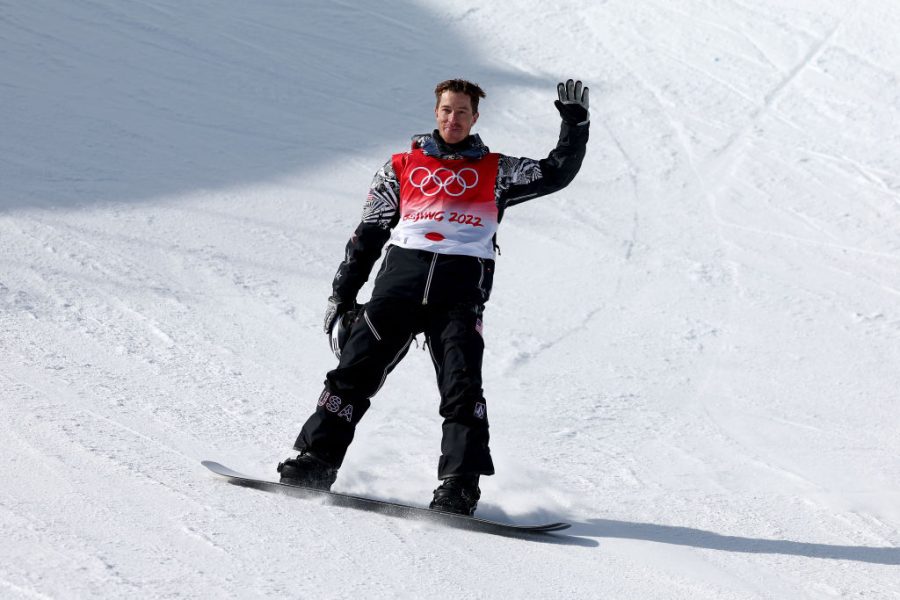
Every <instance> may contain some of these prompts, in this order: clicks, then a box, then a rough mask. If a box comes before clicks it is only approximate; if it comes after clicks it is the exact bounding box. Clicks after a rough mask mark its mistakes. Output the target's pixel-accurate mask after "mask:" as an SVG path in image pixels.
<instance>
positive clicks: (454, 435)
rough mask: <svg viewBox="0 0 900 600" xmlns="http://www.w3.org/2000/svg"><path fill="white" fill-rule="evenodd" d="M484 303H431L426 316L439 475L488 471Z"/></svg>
mask: <svg viewBox="0 0 900 600" xmlns="http://www.w3.org/2000/svg"><path fill="white" fill-rule="evenodd" d="M482 309H483V307H482V306H480V305H476V304H471V305H468V304H467V305H458V306H453V307H450V308H449V310H448V309H446V308H443V309H441V308H439V307H432V308H431V309H429V312H428V314H427V315H426V328H425V335H426V340H427V343H428V348H429V350H430V352H431V357H432V360H433V361H434V365H435V372H436V374H437V380H438V387H439V388H440V392H441V405H440V414H441V416H442V417H443V418H444V422H443V431H442V433H443V435H442V438H441V458H440V461H439V463H438V478H440V479H446V478H447V477H450V476H451V475H464V474H476V473H477V474H480V475H493V474H494V463H493V460H492V459H491V452H490V449H489V447H488V442H489V440H490V435H489V433H488V418H487V403H486V402H485V399H484V392H483V390H482V387H481V386H482V379H481V365H482V358H483V356H484V340H483V339H482V337H481V316H482Z"/></svg>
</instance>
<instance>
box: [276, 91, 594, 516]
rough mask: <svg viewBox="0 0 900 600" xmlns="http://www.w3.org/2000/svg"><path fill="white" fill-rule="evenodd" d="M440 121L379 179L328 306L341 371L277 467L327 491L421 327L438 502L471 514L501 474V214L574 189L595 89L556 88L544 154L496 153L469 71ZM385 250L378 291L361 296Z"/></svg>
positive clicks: (442, 102) (333, 374)
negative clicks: (495, 287) (433, 419)
mask: <svg viewBox="0 0 900 600" xmlns="http://www.w3.org/2000/svg"><path fill="white" fill-rule="evenodd" d="M434 93H435V98H436V104H435V110H434V114H435V118H436V120H437V129H435V130H434V131H433V132H432V133H430V134H422V135H416V136H414V137H413V138H412V147H411V149H410V150H409V151H407V152H403V153H399V154H395V155H393V156H392V157H391V158H390V160H388V161H387V163H385V164H384V166H383V167H382V168H381V169H380V170H379V171H378V172H377V173H376V175H375V178H374V180H373V182H372V186H371V188H370V190H369V194H368V197H367V199H366V202H365V205H364V207H363V214H362V222H361V223H360V224H359V226H358V227H357V228H356V231H355V232H354V233H353V235H352V236H351V237H350V241H349V242H348V243H347V246H346V254H345V257H344V260H343V262H342V263H341V264H340V266H339V267H338V270H337V274H336V275H335V277H334V282H333V286H332V288H333V294H332V296H331V297H330V298H329V299H328V308H327V310H326V313H325V324H324V325H325V327H324V328H325V332H326V333H327V334H328V335H329V336H331V338H332V347H333V349H334V351H335V354H336V355H338V358H339V363H338V366H337V367H336V368H335V369H334V370H332V371H330V372H329V373H328V374H327V376H326V380H325V389H324V390H323V392H322V394H321V396H320V397H319V400H318V404H317V406H316V409H315V411H314V412H313V414H312V415H311V416H310V417H309V419H307V421H306V423H305V424H304V425H303V428H302V430H301V431H300V435H299V436H298V437H297V440H296V442H295V444H294V449H295V450H298V451H299V452H300V454H299V456H297V457H296V458H289V459H287V460H285V461H284V462H283V463H280V464H279V465H278V472H279V473H280V474H281V481H282V482H283V483H289V484H295V485H304V486H309V487H315V488H320V489H326V490H327V489H330V488H331V485H332V483H334V481H335V479H336V477H337V472H338V469H339V468H340V466H341V463H342V462H343V460H344V455H345V453H346V451H347V448H348V446H349V445H350V443H351V441H352V440H353V435H354V431H355V429H356V425H357V424H358V423H359V421H360V419H362V417H363V415H364V414H365V413H366V410H368V408H369V406H370V399H371V398H372V396H374V395H375V394H376V392H377V391H378V390H379V388H380V387H381V385H382V384H383V383H384V380H385V378H386V377H387V375H388V374H389V373H390V372H391V371H392V370H393V368H394V367H395V366H396V365H397V363H398V362H400V360H401V359H402V358H403V357H404V355H405V354H406V352H407V350H408V349H409V346H410V343H411V342H412V340H413V339H414V338H415V336H416V335H418V334H419V333H424V334H425V344H426V345H427V347H428V350H429V352H430V353H431V358H432V361H433V362H434V367H435V372H436V374H437V381H438V387H439V390H440V397H441V400H440V411H439V412H440V414H441V416H442V417H443V419H444V422H443V438H442V441H441V457H440V460H439V462H438V479H440V480H442V483H441V485H440V486H439V487H438V488H437V489H436V490H435V491H434V499H433V501H432V502H431V505H430V507H431V508H433V509H436V510H441V511H446V512H454V513H460V514H466V515H471V514H472V513H474V511H475V507H476V505H477V503H478V500H479V497H480V495H481V491H480V489H479V477H480V476H481V475H493V473H494V464H493V461H492V459H491V454H490V450H489V448H488V439H489V435H488V416H487V403H486V401H485V399H484V396H483V391H482V377H481V372H482V368H481V367H482V355H483V352H484V342H483V340H482V336H481V332H482V318H483V311H484V305H485V303H486V302H487V301H488V299H489V297H490V293H491V284H492V281H493V277H494V255H495V251H496V231H497V227H498V225H499V223H500V221H501V219H502V218H503V213H504V211H505V210H506V209H507V208H509V207H511V206H513V205H516V204H520V203H522V202H525V201H526V200H531V199H533V198H537V197H539V196H544V195H546V194H550V193H552V192H555V191H558V190H561V189H562V188H564V187H566V186H567V185H568V184H569V183H570V182H571V181H572V179H573V178H574V177H575V174H576V173H577V172H578V170H579V168H580V167H581V163H582V160H583V159H584V155H585V148H586V145H587V140H588V129H589V112H588V88H586V87H583V86H582V83H581V82H580V81H573V80H571V79H570V80H568V81H567V82H565V83H560V84H559V85H558V86H557V93H558V99H557V100H556V102H555V104H556V108H557V109H558V110H559V112H560V114H561V116H562V125H561V128H560V135H559V141H558V143H557V145H556V147H555V148H554V149H553V150H552V151H551V152H550V154H549V155H548V156H547V158H544V159H543V160H534V159H531V158H514V157H510V156H505V155H502V154H496V153H492V152H490V151H489V150H488V148H487V147H486V146H485V145H484V144H483V143H482V141H481V138H480V137H479V136H478V135H477V134H475V135H473V134H471V129H472V127H473V126H474V125H475V123H476V122H477V121H478V115H479V113H478V103H479V100H480V99H481V98H484V97H485V93H484V91H483V90H482V89H481V88H480V87H479V86H478V85H476V84H474V83H471V82H469V81H465V80H462V79H451V80H448V81H444V82H441V83H439V84H438V85H437V87H436V88H435V92H434ZM386 244H387V250H386V251H385V257H384V261H383V263H382V265H381V268H380V270H379V272H378V275H377V276H376V278H375V285H374V289H373V292H372V297H371V298H370V300H369V301H368V302H367V303H366V304H365V305H363V306H359V305H358V304H357V303H356V298H357V293H358V292H359V290H360V288H361V287H362V285H363V284H364V283H365V282H366V280H367V279H368V277H369V274H370V272H371V270H372V267H373V266H374V264H375V262H376V261H377V260H378V258H379V257H380V256H381V252H382V249H383V248H384V247H385V245H386Z"/></svg>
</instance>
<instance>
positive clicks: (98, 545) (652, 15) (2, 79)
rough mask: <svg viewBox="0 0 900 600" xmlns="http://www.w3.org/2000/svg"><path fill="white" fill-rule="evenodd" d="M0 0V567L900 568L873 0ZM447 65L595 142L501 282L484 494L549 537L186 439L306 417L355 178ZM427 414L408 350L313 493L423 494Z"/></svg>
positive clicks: (262, 570)
mask: <svg viewBox="0 0 900 600" xmlns="http://www.w3.org/2000/svg"><path fill="white" fill-rule="evenodd" d="M2 12H3V16H2V17H0V47H2V48H3V50H4V56H5V57H6V56H8V57H9V60H4V62H3V65H2V67H0V89H3V90H4V92H3V93H4V106H5V108H7V110H5V111H3V112H4V114H3V115H2V116H0V130H2V131H3V132H4V135H3V136H0V179H2V180H3V182H4V186H3V190H2V191H0V397H2V402H0V449H2V450H3V451H4V456H5V457H6V458H7V460H6V461H4V462H3V463H0V475H3V476H4V481H6V482H8V484H7V485H6V486H4V488H3V489H2V490H0V533H2V534H3V536H4V539H5V540H6V543H5V544H4V545H3V547H2V550H0V596H3V597H4V598H5V597H11V598H85V597H109V598H117V597H123V596H137V597H186V598H187V597H190V598H195V597H225V598H257V597H259V598H271V597H286V598H287V597H290V598H294V597H329V598H330V597H334V598H348V597H354V598H356V597H361V596H362V597H367V598H397V597H402V598H419V597H427V596H440V597H479V598H481V597H483V598H496V597H506V596H510V595H513V596H515V597H517V598H548V597H585V598H587V597H597V595H598V594H600V595H602V596H604V597H613V598H631V597H635V598H700V599H702V598H710V599H713V598H715V599H722V598H735V599H737V598H741V599H743V598H828V597H862V596H865V597H867V598H885V599H887V598H895V597H898V596H900V584H898V583H897V582H898V578H897V577H896V573H897V568H898V565H900V512H898V511H897V508H896V507H897V506H900V487H898V486H900V484H898V482H900V435H898V434H900V430H898V423H900V403H898V402H897V400H898V398H897V390H898V389H900V374H898V373H900V371H898V370H897V369H896V365H897V364H900V344H898V343H897V340H898V339H900V310H898V307H900V303H898V296H900V237H898V234H897V232H898V231H900V171H898V170H897V164H898V158H900V156H898V150H897V149H898V148H900V145H898V144H897V139H896V135H895V134H894V128H893V127H892V125H893V123H896V122H898V121H900V114H898V113H900V61H898V59H897V56H898V53H897V49H898V48H897V42H896V40H895V37H896V31H897V29H898V26H900V9H898V7H897V6H896V5H895V3H892V2H888V1H887V0H868V1H866V2H861V3H860V2H848V1H846V0H827V1H824V2H812V1H811V0H804V1H803V2H796V3H792V4H790V5H780V4H775V3H772V2H768V1H763V0H752V1H751V0H740V1H737V0H723V1H721V2H712V3H710V2H702V3H701V2H691V1H679V2H676V3H666V2H658V1H653V2H647V3H626V2H621V1H618V0H607V1H605V2H588V1H586V0H574V1H571V2H562V3H555V4H552V5H547V4H546V3H544V4H539V3H537V2H534V0H515V1H514V2H508V3H494V4H490V3H488V4H485V3H476V2H474V0H463V1H462V2H459V3H456V4H453V5H447V4H439V3H436V2H432V1H430V0H429V1H427V2H418V3H407V2H401V3H395V4H393V5H390V6H383V7H380V8H379V9H378V10H375V9H373V8H372V7H371V6H369V5H367V4H365V3H362V2H359V1H356V0H344V1H342V2H339V3H324V2H321V3H320V2H313V3H312V4H310V3H299V4H295V5H287V4H283V3H272V2H263V3H262V4H261V5H260V4H258V3H257V4H254V5H253V6H252V7H250V6H249V5H246V6H245V5H243V4H241V3H237V2H225V3H216V4H215V6H213V4H212V3H209V2H199V3H193V4H191V5H189V6H185V5H182V4H180V3H175V2H170V1H167V0H147V1H144V2H141V3H133V4H129V5H127V6H126V5H119V4H116V3H113V2H108V1H106V0H99V1H96V2H90V3H75V4H72V3H63V2H59V1H56V0H54V1H53V2H51V3H49V4H44V5H39V4H34V3H24V4H20V5H15V6H13V5H12V4H10V3H6V4H5V5H4V8H3V10H2ZM448 48H455V49H458V51H456V52H448V51H447V49H448ZM443 74H446V76H448V77H449V76H457V75H460V76H466V77H469V78H472V79H474V80H476V81H479V82H480V83H481V84H483V85H484V86H485V87H486V89H487V90H488V98H486V99H485V100H484V101H483V105H482V106H483V108H482V115H481V118H480V120H479V123H478V127H477V130H478V132H479V133H481V135H482V136H483V138H484V139H485V141H486V142H487V143H488V144H489V145H490V146H491V148H492V150H494V151H498V152H503V153H508V154H514V155H522V156H533V157H542V156H544V155H545V154H546V152H547V151H548V150H549V149H550V147H551V145H552V143H553V142H554V140H555V137H556V134H557V116H556V112H555V110H554V109H553V106H552V100H553V98H554V87H555V83H556V81H557V80H558V79H560V78H565V77H570V76H577V77H580V78H583V79H584V80H585V81H586V82H587V84H588V85H589V86H590V87H591V94H592V97H591V100H592V107H591V112H592V121H593V127H592V132H591V136H592V137H591V142H590V145H589V148H588V157H587V159H586V161H585V165H584V168H583V169H582V172H581V173H580V174H579V176H578V178H577V179H576V180H575V182H574V183H573V184H572V185H571V186H570V187H569V188H567V189H566V190H564V191H563V192H560V193H558V194H556V195H554V196H552V197H548V198H543V199H539V200H536V201H534V202H532V203H526V204H524V205H522V206H516V207H513V208H512V209H510V210H509V211H508V212H507V214H506V215H505V217H504V223H503V227H501V231H500V236H499V242H500V245H501V247H502V254H501V256H500V257H499V259H498V269H497V274H496V278H495V288H494V294H493V298H492V300H491V303H490V304H489V305H488V308H487V311H486V316H485V337H486V339H487V352H486V356H485V367H486V378H485V394H486V397H487V398H488V402H489V406H490V411H491V422H492V425H493V427H492V449H493V453H494V458H495V462H496V463H497V467H498V473H497V475H496V476H494V477H491V478H485V479H484V480H483V482H482V491H483V498H482V502H481V505H480V507H479V514H481V515H483V516H484V517H486V518H495V519H512V520H519V521H537V520H547V519H554V520H555V519H560V520H567V521H570V522H572V524H573V527H572V529H571V530H569V531H567V532H566V534H565V535H554V536H550V537H548V538H546V539H529V540H520V539H511V538H498V537H491V536H486V535H482V534H477V533H472V532H466V531H457V530H449V529H444V528H440V527H439V526H437V525H435V524H429V523H422V522H412V521H404V520H397V519H392V518H390V517H385V516H381V515H373V514H369V513H361V512H355V511H350V510H346V509H340V508H335V507H329V506H324V505H321V504H318V503H316V502H304V501H300V500H297V499H293V498H287V497H281V496H278V495H272V494H265V493H258V492H255V491H253V490H248V489H241V488H237V487H233V486H228V485H225V484H224V483H223V482H222V481H220V480H218V479H216V478H213V477H210V476H208V474H207V473H206V472H205V469H204V468H203V467H202V466H200V464H199V461H200V460H202V459H207V458H209V459H215V460H219V461H221V462H223V463H225V464H228V465H230V466H233V467H235V468H238V469H239V470H242V471H247V472H250V473H255V474H259V475H267V476H274V475H275V472H274V466H275V464H276V463H277V462H278V461H279V460H282V459H284V458H285V457H286V456H288V454H289V453H290V451H291V450H290V447H291V445H292V443H293V440H294V437H295V436H296V433H297V431H298V429H299V427H300V424H301V423H302V421H303V419H305V417H306V416H307V414H308V412H309V411H310V410H311V409H312V407H313V403H314V401H315V398H316V397H317V396H318V393H319V392H320V388H321V382H322V379H323V377H324V373H325V372H326V371H327V369H329V368H331V367H332V365H333V358H332V357H331V356H330V354H329V352H328V350H327V346H326V343H325V340H324V339H323V336H322V335H321V329H320V328H321V323H320V320H321V313H322V310H323V306H324V301H325V299H326V298H327V296H328V294H329V293H330V282H331V278H332V276H333V273H334V269H335V267H336V266H337V262H338V261H339V260H340V257H341V256H342V252H343V247H344V243H345V241H346V237H347V236H348V235H349V234H350V232H351V231H352V229H353V227H354V226H355V225H356V220H357V219H358V218H359V214H360V209H361V207H362V202H363V200H364V197H365V190H366V186H367V185H368V183H369V181H370V179H371V176H372V173H373V172H374V171H375V170H376V169H377V168H378V166H380V165H381V164H382V163H383V161H384V160H385V159H386V158H387V157H388V156H389V155H390V153H392V152H395V151H397V150H399V149H402V148H404V147H405V145H406V144H407V143H408V135H410V134H413V133H418V132H421V131H427V130H429V129H430V128H431V127H432V121H431V117H430V114H429V111H430V110H431V108H430V106H431V105H430V102H431V101H432V100H433V97H432V96H431V93H430V89H431V86H433V85H434V83H435V81H436V80H437V79H440V78H442V77H443ZM376 268H377V267H376ZM369 289H370V288H369V287H368V286H367V287H366V288H364V290H363V294H362V297H365V296H366V294H367V293H368V290H369ZM439 432H440V420H439V417H438V415H437V392H436V390H435V386H434V374H433V370H432V366H431V362H430V360H429V359H428V357H427V355H426V354H425V353H424V352H421V351H415V346H414V347H413V351H412V352H410V354H409V356H408V357H407V358H406V359H405V361H404V363H403V364H402V365H401V366H400V367H399V368H398V369H397V370H396V372H395V373H394V374H393V375H392V376H391V377H390V378H389V379H388V381H387V383H386V385H385V386H384V388H383V389H382V390H381V392H380V393H379V395H378V396H377V398H376V399H375V400H374V403H373V408H372V410H371V411H370V412H369V413H368V414H367V417H366V420H365V421H364V423H363V425H362V426H361V427H360V429H359V431H358V433H357V439H356V442H355V443H354V445H353V446H352V447H351V450H350V453H349V455H348V458H347V461H346V463H345V466H344V468H343V469H342V470H341V474H340V476H339V479H338V482H337V484H336V489H340V490H341V491H345V492H349V493H355V494H362V495H373V496H377V497H380V498H383V499H386V500H394V501H400V502H407V503H413V504H417V505H425V504H426V503H427V502H428V500H429V499H430V493H431V490H432V489H433V488H434V487H435V486H436V483H437V482H436V480H435V473H434V469H435V464H436V459H437V453H438V451H439Z"/></svg>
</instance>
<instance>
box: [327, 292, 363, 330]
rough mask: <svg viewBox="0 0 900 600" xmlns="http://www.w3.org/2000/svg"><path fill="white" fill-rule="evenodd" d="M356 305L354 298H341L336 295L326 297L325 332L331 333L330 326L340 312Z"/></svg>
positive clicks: (351, 308)
mask: <svg viewBox="0 0 900 600" xmlns="http://www.w3.org/2000/svg"><path fill="white" fill-rule="evenodd" d="M356 307H357V304H356V300H341V299H340V298H338V297H337V296H331V298H329V299H328V307H327V308H326V309H325V334H326V335H331V328H332V327H334V324H335V322H337V320H338V319H339V318H340V316H341V315H342V314H344V313H345V312H347V311H349V310H353V309H355V308H356Z"/></svg>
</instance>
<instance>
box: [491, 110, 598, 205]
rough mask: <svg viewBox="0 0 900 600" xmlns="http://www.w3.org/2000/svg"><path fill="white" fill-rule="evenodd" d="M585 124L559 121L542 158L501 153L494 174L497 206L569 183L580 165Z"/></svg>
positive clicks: (521, 200) (583, 145) (556, 188)
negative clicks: (556, 138)
mask: <svg viewBox="0 0 900 600" xmlns="http://www.w3.org/2000/svg"><path fill="white" fill-rule="evenodd" d="M589 127H590V126H589V124H584V125H569V124H567V123H566V122H565V121H563V123H562V125H561V126H560V131H559V141H558V142H557V144H556V147H555V148H554V149H553V150H551V151H550V154H549V156H547V158H544V159H542V160H534V159H533V158H513V157H511V156H503V157H501V159H500V170H499V173H498V174H497V206H498V208H499V209H500V212H501V214H502V212H503V211H504V210H505V209H506V208H507V207H509V206H514V205H516V204H521V203H522V202H525V201H527V200H531V199H533V198H537V197H539V196H546V195H547V194H552V193H553V192H556V191H559V190H561V189H563V188H564V187H566V186H567V185H569V184H570V183H571V182H572V180H573V179H574V178H575V175H576V174H577V173H578V170H579V169H581V163H582V161H583V160H584V155H585V152H586V148H587V141H588V129H589Z"/></svg>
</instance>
